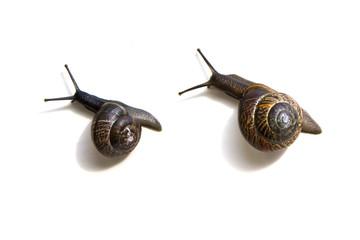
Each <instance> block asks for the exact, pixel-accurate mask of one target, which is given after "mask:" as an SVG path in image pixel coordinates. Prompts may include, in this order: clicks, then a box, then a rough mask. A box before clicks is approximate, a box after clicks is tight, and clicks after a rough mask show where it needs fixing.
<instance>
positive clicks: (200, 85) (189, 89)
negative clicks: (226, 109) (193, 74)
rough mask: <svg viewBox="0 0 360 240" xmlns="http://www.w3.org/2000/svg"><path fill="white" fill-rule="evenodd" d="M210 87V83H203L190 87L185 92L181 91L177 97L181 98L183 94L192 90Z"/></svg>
mask: <svg viewBox="0 0 360 240" xmlns="http://www.w3.org/2000/svg"><path fill="white" fill-rule="evenodd" d="M210 85H211V83H210V82H205V83H202V84H199V85H196V86H194V87H191V88H188V89H186V90H184V91H182V92H179V96H181V95H182V94H183V93H186V92H188V91H191V90H194V89H197V88H202V87H208V86H210Z"/></svg>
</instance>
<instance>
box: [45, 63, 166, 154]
mask: <svg viewBox="0 0 360 240" xmlns="http://www.w3.org/2000/svg"><path fill="white" fill-rule="evenodd" d="M65 68H66V70H67V72H68V73H69V75H70V78H71V80H72V82H73V84H74V87H75V94H74V95H73V96H69V97H60V98H49V99H44V101H45V102H48V101H58V100H71V101H72V102H74V101H77V102H79V103H80V104H82V105H83V106H84V107H85V108H87V109H88V110H90V111H92V112H94V113H95V116H94V118H93V121H92V124H91V138H92V141H93V143H94V145H95V147H96V149H97V150H98V151H99V152H100V153H101V154H102V155H104V156H106V157H109V158H116V157H121V156H124V155H126V154H129V153H130V152H131V151H132V150H133V149H134V148H135V147H136V145H137V144H138V142H139V140H140V136H141V127H142V126H144V127H147V128H150V129H152V130H156V131H161V124H160V123H159V121H158V120H157V119H156V118H155V117H154V116H153V115H152V114H150V113H148V112H146V111H144V110H142V109H138V108H134V107H130V106H128V105H126V104H124V103H122V102H119V101H112V100H105V99H102V98H99V97H96V96H94V95H91V94H89V93H87V92H84V91H81V90H80V88H79V87H78V85H77V83H76V81H75V79H74V77H73V75H72V74H71V72H70V70H69V67H68V66H67V65H65Z"/></svg>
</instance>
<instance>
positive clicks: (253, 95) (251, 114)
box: [239, 84, 303, 151]
mask: <svg viewBox="0 0 360 240" xmlns="http://www.w3.org/2000/svg"><path fill="white" fill-rule="evenodd" d="M302 123H303V115H302V109H301V108H300V106H299V105H298V104H297V102H296V101H295V100H294V99H293V98H291V97H290V96H288V95H286V94H284V93H279V92H276V91H275V90H273V89H271V88H269V87H266V86H265V85H261V84H255V85H252V86H250V87H248V89H246V90H245V92H244V97H243V100H242V101H241V103H240V106H239V125H240V129H241V132H242V134H243V135H244V137H245V139H246V140H247V141H248V142H249V143H250V144H251V145H252V146H254V147H255V148H257V149H258V150H260V151H277V150H281V149H283V148H287V147H288V146H290V145H291V144H292V143H293V142H294V141H295V140H296V138H297V137H298V136H299V134H300V132H301V128H302Z"/></svg>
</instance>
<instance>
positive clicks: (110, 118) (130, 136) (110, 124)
mask: <svg viewBox="0 0 360 240" xmlns="http://www.w3.org/2000/svg"><path fill="white" fill-rule="evenodd" d="M140 136H141V126H140V123H139V121H138V120H137V119H135V118H134V117H132V116H130V115H128V113H127V112H126V110H125V109H124V108H123V107H122V106H121V105H119V104H117V103H115V102H107V103H105V104H104V105H102V107H101V108H100V110H99V111H98V112H96V114H95V116H94V118H93V121H92V125H91V139H92V141H93V142H94V145H95V147H96V149H97V150H98V151H99V152H100V153H101V154H103V155H104V156H106V157H111V158H116V157H120V156H123V155H125V154H128V153H130V152H131V151H132V150H133V149H134V148H135V147H136V145H137V144H138V142H139V140H140Z"/></svg>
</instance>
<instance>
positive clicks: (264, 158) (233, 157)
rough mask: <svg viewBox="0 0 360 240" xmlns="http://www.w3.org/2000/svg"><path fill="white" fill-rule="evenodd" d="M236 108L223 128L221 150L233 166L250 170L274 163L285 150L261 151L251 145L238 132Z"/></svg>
mask: <svg viewBox="0 0 360 240" xmlns="http://www.w3.org/2000/svg"><path fill="white" fill-rule="evenodd" d="M237 115H238V110H237V107H236V109H235V110H234V113H233V114H232V116H231V118H230V119H229V121H228V123H227V124H226V127H225V129H224V135H223V136H224V137H223V146H222V148H223V151H224V154H225V155H226V158H227V160H228V162H229V163H230V165H232V166H233V167H234V168H236V169H238V170H241V171H246V172H251V171H257V170H261V169H263V168H266V167H268V166H270V165H272V164H273V163H275V162H276V161H277V160H278V159H280V158H281V156H282V155H283V154H284V153H285V152H286V150H281V151H277V152H261V151H259V150H257V149H255V148H254V147H253V146H251V145H250V144H249V143H248V142H247V141H246V140H245V138H244V137H243V135H242V134H241V132H240V129H239V125H238V121H237Z"/></svg>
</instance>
